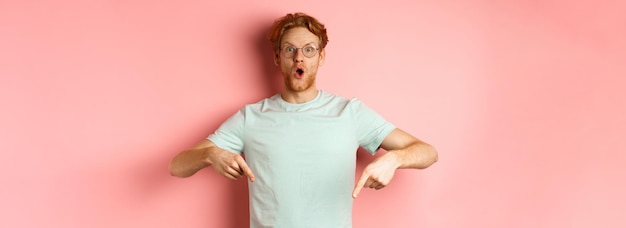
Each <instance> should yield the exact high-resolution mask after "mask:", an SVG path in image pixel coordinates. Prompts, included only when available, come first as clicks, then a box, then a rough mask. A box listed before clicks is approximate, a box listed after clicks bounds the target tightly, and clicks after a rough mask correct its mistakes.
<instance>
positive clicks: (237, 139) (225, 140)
mask: <svg viewBox="0 0 626 228" xmlns="http://www.w3.org/2000/svg"><path fill="white" fill-rule="evenodd" d="M244 110H245V109H241V110H239V111H238V112H237V113H235V114H234V115H233V116H231V117H230V118H228V119H227V120H226V121H225V122H224V123H222V125H221V126H220V127H219V128H218V129H217V130H216V131H215V132H214V133H213V134H211V135H209V136H208V137H207V139H208V140H211V142H213V143H214V144H215V145H216V146H217V147H219V148H222V149H224V150H228V151H230V152H233V153H236V154H241V153H242V152H243V137H244V126H245V122H244V121H245V114H244Z"/></svg>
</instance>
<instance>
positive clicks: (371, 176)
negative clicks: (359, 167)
mask: <svg viewBox="0 0 626 228" xmlns="http://www.w3.org/2000/svg"><path fill="white" fill-rule="evenodd" d="M398 167H400V162H399V161H398V157H397V156H396V154H394V153H392V152H387V153H385V154H384V155H382V156H381V157H379V158H377V159H376V160H374V161H373V162H372V163H370V164H369V165H367V166H366V167H365V169H364V170H363V174H361V178H360V179H359V181H358V182H357V184H356V186H355V187H354V191H352V198H356V197H357V196H358V195H359V192H361V189H362V188H363V187H367V188H373V189H376V190H379V189H382V188H384V187H385V186H387V185H388V184H389V182H391V179H393V175H394V174H395V172H396V169H397V168H398Z"/></svg>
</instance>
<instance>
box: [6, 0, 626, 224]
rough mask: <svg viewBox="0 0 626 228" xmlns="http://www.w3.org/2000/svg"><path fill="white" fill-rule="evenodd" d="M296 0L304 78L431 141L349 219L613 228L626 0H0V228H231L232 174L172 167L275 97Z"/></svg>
mask: <svg viewBox="0 0 626 228" xmlns="http://www.w3.org/2000/svg"><path fill="white" fill-rule="evenodd" d="M504 2H506V3H504ZM294 11H304V12H307V13H310V14H312V15H314V16H316V17H318V18H319V19H320V20H322V22H324V23H325V24H326V25H327V27H328V29H329V36H330V43H329V46H328V47H327V58H326V65H325V66H323V67H322V68H321V69H320V73H319V75H318V78H319V79H318V87H319V88H322V89H324V90H327V91H330V92H334V93H336V94H339V95H343V96H346V97H359V98H360V99H362V100H364V101H365V102H366V103H367V104H368V105H369V106H370V107H372V108H374V109H375V110H377V111H378V112H379V113H380V114H381V115H383V116H384V117H386V118H387V119H388V120H390V121H391V122H393V123H395V124H396V125H398V126H399V127H401V128H403V129H404V130H406V131H408V132H410V133H412V134H414V135H415V136H417V137H419V138H421V139H423V140H425V141H427V142H430V143H431V144H433V145H435V146H436V148H437V149H438V150H439V153H440V156H439V162H438V163H436V164H435V165H434V166H432V167H431V168H429V169H426V170H423V171H416V170H401V171H399V172H397V175H396V178H395V179H394V180H393V182H392V183H391V185H390V186H388V187H387V188H386V189H384V190H381V191H373V190H365V191H364V192H362V194H361V195H360V197H359V198H358V199H357V200H356V201H355V206H354V226H355V227H358V228H362V227H626V218H624V212H626V193H625V192H626V185H625V179H626V178H625V177H626V175H625V174H626V167H625V165H626V140H624V139H622V137H624V136H626V92H624V88H625V85H626V77H625V76H626V64H625V63H626V16H625V14H624V12H625V11H626V4H624V3H623V1H622V2H620V1H592V0H587V1H567V0H561V1H478V0H474V1H408V0H407V1H372V3H364V2H363V1H337V0H319V1H310V2H308V3H304V2H299V1H220V2H217V1H170V2H168V3H162V2H160V1H147V0H135V1H111V0H98V1H78V0H75V1H63V2H60V1H19V0H2V1H0V77H1V78H0V79H1V81H0V82H1V83H0V104H1V105H2V110H1V111H0V151H1V154H0V165H1V167H2V172H1V174H0V181H1V183H2V187H1V188H0V202H2V203H1V204H0V210H1V212H2V219H0V227H102V228H105V227H106V228H108V227H190V228H193V227H198V228H200V227H246V226H247V223H248V211H247V210H248V209H247V190H246V183H245V182H244V181H238V182H233V181H229V180H226V179H224V178H222V177H220V176H218V175H217V174H216V173H215V172H213V171H212V170H203V171H201V172H200V173H198V174H197V175H196V176H193V177H191V178H188V179H177V178H174V177H170V176H169V175H168V172H167V165H168V162H169V160H170V159H171V158H172V157H173V156H174V155H175V154H176V153H178V152H179V151H181V150H183V149H186V148H189V147H190V146H192V145H194V144H195V143H197V142H199V141H200V140H201V139H203V138H204V137H205V136H206V135H208V134H209V133H210V132H212V131H213V130H215V128H216V127H217V126H218V125H219V124H220V123H221V122H222V121H224V120H225V119H226V118H227V117H228V116H229V115H231V114H233V113H234V112H235V111H236V110H237V109H239V108H240V107H241V106H242V105H244V104H246V103H251V102H255V101H257V100H259V99H261V98H263V97H266V96H269V95H272V94H274V93H275V92H276V91H277V90H276V88H277V85H278V84H277V80H276V79H278V74H277V70H276V69H274V65H273V64H272V57H271V52H270V45H269V44H268V43H267V42H266V41H265V40H264V35H265V33H266V31H267V29H268V27H269V25H270V24H271V22H272V21H273V19H275V18H276V17H279V16H282V15H284V14H285V13H287V12H294ZM359 155H360V156H359V161H358V162H359V170H358V172H357V173H360V170H361V169H362V168H363V165H364V164H366V163H367V162H369V161H371V160H372V159H373V158H372V157H369V156H367V155H365V154H364V153H362V152H359Z"/></svg>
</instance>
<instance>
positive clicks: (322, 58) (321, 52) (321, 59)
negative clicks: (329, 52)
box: [318, 49, 326, 66]
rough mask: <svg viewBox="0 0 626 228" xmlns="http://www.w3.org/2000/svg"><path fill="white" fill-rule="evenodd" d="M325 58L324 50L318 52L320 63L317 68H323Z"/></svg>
mask: <svg viewBox="0 0 626 228" xmlns="http://www.w3.org/2000/svg"><path fill="white" fill-rule="evenodd" d="M325 58H326V49H322V51H320V63H319V65H318V66H323V65H324V59H325Z"/></svg>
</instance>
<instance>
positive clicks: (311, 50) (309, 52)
mask: <svg viewBox="0 0 626 228" xmlns="http://www.w3.org/2000/svg"><path fill="white" fill-rule="evenodd" d="M298 49H302V54H303V55H304V56H305V57H307V58H311V57H313V56H315V54H317V48H316V47H315V46H313V45H307V46H304V47H303V48H296V47H294V46H288V47H285V48H283V49H282V53H283V56H284V57H285V58H292V57H293V56H294V55H296V53H297V52H298Z"/></svg>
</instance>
